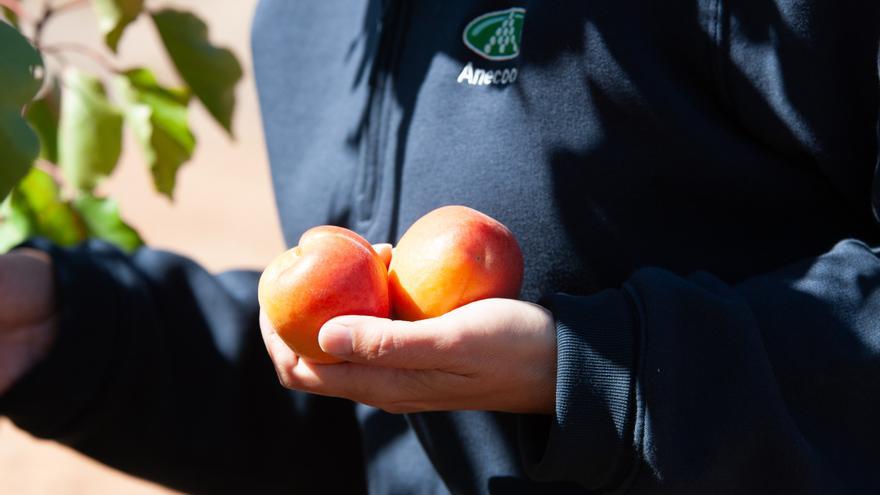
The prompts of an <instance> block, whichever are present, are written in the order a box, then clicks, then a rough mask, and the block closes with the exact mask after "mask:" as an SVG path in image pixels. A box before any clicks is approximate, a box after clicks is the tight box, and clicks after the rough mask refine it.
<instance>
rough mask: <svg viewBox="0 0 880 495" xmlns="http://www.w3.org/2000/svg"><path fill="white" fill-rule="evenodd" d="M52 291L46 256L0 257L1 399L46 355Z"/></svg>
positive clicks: (50, 338)
mask: <svg viewBox="0 0 880 495" xmlns="http://www.w3.org/2000/svg"><path fill="white" fill-rule="evenodd" d="M54 292H55V290H54V282H53V279H52V263H51V261H50V259H49V257H48V255H46V254H45V253H43V252H42V251H37V250H32V249H19V250H16V251H13V252H12V253H9V254H6V255H3V256H0V396H2V395H3V393H4V392H6V390H8V389H9V388H10V387H11V386H12V385H13V384H14V383H15V382H16V381H17V380H18V379H19V378H20V377H21V376H23V375H24V374H25V373H27V371H28V370H30V369H31V367H33V365H34V364H36V363H37V362H39V361H40V360H41V359H42V358H43V357H44V356H45V355H46V354H47V353H48V350H49V347H50V346H51V344H52V341H53V339H54V336H55V327H56V315H55V297H54Z"/></svg>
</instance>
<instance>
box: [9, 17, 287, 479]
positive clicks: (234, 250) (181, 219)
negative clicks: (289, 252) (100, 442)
mask: <svg viewBox="0 0 880 495" xmlns="http://www.w3.org/2000/svg"><path fill="white" fill-rule="evenodd" d="M27 3H28V2H25V4H27ZM31 3H36V4H39V2H31ZM256 3H257V0H211V1H204V0H201V1H199V0H169V1H165V2H163V3H162V6H169V7H177V8H181V9H187V10H191V11H193V12H195V13H196V14H198V15H199V16H200V17H201V18H202V19H204V20H205V22H206V23H207V24H208V26H209V28H210V35H209V37H210V39H211V41H212V42H214V43H215V44H217V45H220V46H225V47H228V48H230V49H232V50H233V51H234V52H235V54H236V56H237V57H238V59H239V61H240V62H241V63H242V66H243V67H244V70H245V75H244V78H243V81H242V83H241V84H240V85H239V86H238V92H237V96H238V103H237V107H236V111H235V115H234V120H233V129H234V132H235V136H236V138H235V141H232V140H230V139H229V138H228V136H227V135H226V134H225V132H224V131H223V130H222V129H221V128H220V127H219V126H218V125H217V124H216V123H214V121H213V120H212V119H211V118H210V116H209V115H208V114H207V112H206V111H205V110H204V108H203V107H202V106H200V105H199V104H195V105H192V106H191V107H190V121H191V126H192V129H193V132H194V134H195V135H196V137H197V139H198V144H197V146H196V150H195V154H194V156H193V160H191V161H190V162H189V163H187V164H186V165H184V167H183V168H182V169H181V171H180V172H179V174H178V182H177V188H176V189H175V194H174V196H175V200H174V202H173V203H172V202H169V201H168V200H167V199H165V198H164V197H163V196H160V195H159V194H157V193H155V192H154V190H153V186H152V183H151V179H150V176H149V171H148V170H147V167H146V166H145V164H144V161H143V158H142V154H141V153H140V150H139V149H137V146H136V143H135V142H134V138H133V136H131V135H127V136H126V137H125V148H124V150H123V156H122V160H121V161H120V164H119V167H120V168H119V170H118V171H117V172H116V173H115V175H114V176H113V178H112V179H111V180H110V181H108V183H106V184H104V185H103V186H102V187H101V189H102V191H103V192H107V193H109V194H111V195H112V196H113V197H114V198H116V199H117V200H118V201H119V203H120V207H121V209H122V215H123V218H125V219H126V220H127V221H128V222H129V223H130V224H131V225H133V226H134V227H135V228H136V229H138V231H139V232H140V234H141V235H142V236H143V237H144V239H145V241H146V242H147V244H149V245H150V246H152V247H158V248H162V249H168V250H172V251H176V252H179V253H183V254H185V255H188V256H190V257H192V258H194V259H195V260H197V261H199V262H200V263H202V264H203V265H204V266H205V267H207V268H208V269H210V270H212V271H220V270H226V269H230V268H253V269H260V268H261V267H263V266H265V264H266V263H268V262H269V261H270V260H271V259H272V257H273V256H274V255H276V254H277V253H278V252H280V251H281V250H282V249H284V245H283V241H282V239H281V233H280V230H279V227H278V221H277V213H276V211H275V206H274V199H273V197H272V192H271V185H270V180H269V169H268V162H267V159H266V153H265V149H264V146H263V134H262V127H261V122H260V118H259V108H258V105H257V100H256V93H255V90H254V81H253V74H252V70H251V54H250V34H249V32H250V24H251V18H252V16H253V11H254V9H255V7H256ZM148 5H149V2H148ZM44 39H45V40H46V42H47V43H52V42H56V41H57V42H62V41H65V42H69V41H74V42H78V43H83V44H87V45H89V46H92V47H94V48H95V49H96V50H101V51H104V52H105V53H106V50H105V48H104V47H103V43H102V41H101V40H100V38H99V34H98V30H97V28H96V21H95V15H94V13H93V12H92V10H91V7H89V6H86V7H84V8H78V9H75V10H71V11H68V12H65V13H64V14H63V15H59V16H57V17H55V18H53V19H52V20H51V22H50V23H49V24H48V25H47V26H46V31H45V35H44ZM119 54H120V57H119V60H120V62H121V63H120V64H119V65H121V66H122V67H127V66H133V65H144V66H147V67H150V68H152V69H154V70H155V71H156V75H157V77H158V78H159V80H160V82H164V83H174V82H176V81H177V78H176V75H175V73H174V70H173V67H172V65H171V63H170V61H169V60H167V57H166V55H165V52H164V50H163V48H162V46H161V43H160V42H159V40H158V35H157V34H156V32H155V29H154V27H153V24H152V23H151V22H150V20H149V19H148V18H146V17H144V16H142V17H141V18H140V19H139V20H138V21H136V23H135V24H133V25H132V26H131V27H129V28H128V29H127V30H126V32H125V35H124V36H123V38H122V42H121V43H120V45H119ZM70 58H71V61H73V62H74V63H76V64H79V65H83V66H88V64H89V60H88V59H86V58H82V59H81V58H75V57H74V56H71V57H70ZM89 67H91V66H89ZM49 493H51V494H90V495H103V494H108V495H109V494H114V495H116V494H123V493H124V494H130V495H141V494H167V493H173V492H171V491H169V490H167V489H164V488H162V487H159V486H156V485H153V484H150V483H146V482H143V481H140V480H137V479H134V478H132V477H129V476H126V475H124V474H122V473H119V472H116V471H114V470H112V469H110V468H107V467H105V466H103V465H101V464H99V463H97V462H94V461H92V460H90V459H88V458H86V457H84V456H81V455H79V454H77V453H76V452H74V451H72V450H70V449H68V448H66V447H63V446H59V445H57V444H55V443H52V442H46V441H41V440H36V439H33V438H32V437H30V436H28V435H27V434H26V433H24V432H21V431H20V430H17V429H16V428H15V427H14V426H13V425H12V424H11V423H9V421H7V420H5V419H2V418H0V494H15V495H31V494H49Z"/></svg>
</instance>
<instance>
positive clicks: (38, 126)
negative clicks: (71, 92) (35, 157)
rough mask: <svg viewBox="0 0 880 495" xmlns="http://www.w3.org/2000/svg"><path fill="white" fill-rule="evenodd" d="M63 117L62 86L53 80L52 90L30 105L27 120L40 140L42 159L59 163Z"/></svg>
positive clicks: (26, 115)
mask: <svg viewBox="0 0 880 495" xmlns="http://www.w3.org/2000/svg"><path fill="white" fill-rule="evenodd" d="M60 116H61V85H59V84H58V80H57V79H54V78H53V79H52V83H51V88H50V89H49V91H48V92H46V94H45V95H44V96H43V97H42V98H40V99H39V100H35V101H33V102H31V104H30V105H28V109H27V112H26V113H25V119H27V121H28V123H30V124H31V127H33V128H34V130H35V131H37V136H39V138H40V158H42V159H44V160H46V161H50V162H52V163H56V164H57V163H58V121H59V117H60Z"/></svg>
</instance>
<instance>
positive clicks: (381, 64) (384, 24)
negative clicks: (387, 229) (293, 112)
mask: <svg viewBox="0 0 880 495" xmlns="http://www.w3.org/2000/svg"><path fill="white" fill-rule="evenodd" d="M405 4H406V2H405V0H386V2H385V4H384V6H383V11H382V15H381V20H380V25H379V30H380V34H379V44H378V47H377V49H376V54H375V57H374V61H373V64H372V67H371V70H370V77H369V88H370V90H369V96H368V101H367V112H366V114H367V119H366V121H365V123H364V126H365V132H364V133H363V136H364V143H363V146H364V150H363V152H362V158H361V167H360V172H359V178H358V180H357V182H356V184H357V189H356V191H355V217H354V218H355V228H356V230H358V231H360V232H361V233H366V232H367V231H369V230H371V228H372V227H373V226H374V225H375V224H376V222H377V221H378V220H377V219H376V218H375V214H376V210H377V209H378V207H379V203H380V200H381V192H382V189H383V188H384V187H389V186H388V185H386V184H384V173H383V172H384V166H383V161H384V160H383V157H385V155H386V150H387V144H388V136H389V132H390V130H391V129H390V127H391V126H390V120H391V118H390V117H391V114H392V110H393V105H392V103H393V101H394V95H393V89H394V88H393V87H392V86H393V85H392V84H391V79H392V78H393V75H394V71H395V70H396V69H397V62H398V60H399V59H400V52H401V51H402V43H401V41H402V40H401V38H402V33H403V32H404V31H405V30H404V29H402V27H401V24H402V19H403V18H404V14H405V13H404V12H403V10H404V9H403V8H402V7H403V6H404V5H405ZM391 187H394V186H393V185H391Z"/></svg>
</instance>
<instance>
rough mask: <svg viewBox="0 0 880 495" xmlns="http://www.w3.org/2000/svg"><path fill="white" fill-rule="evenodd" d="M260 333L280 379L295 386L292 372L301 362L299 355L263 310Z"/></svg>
mask: <svg viewBox="0 0 880 495" xmlns="http://www.w3.org/2000/svg"><path fill="white" fill-rule="evenodd" d="M260 334H261V335H262V336H263V343H264V344H265V345H266V352H268V353H269V358H270V359H272V364H273V365H274V366H275V373H276V374H277V375H278V381H280V382H281V384H282V385H283V386H285V387H287V388H293V387H292V386H291V385H292V382H293V380H292V373H293V369H294V368H296V365H297V364H298V362H299V357H298V356H297V355H296V353H295V352H293V351H292V350H291V349H290V347H287V344H285V343H284V341H283V340H281V337H280V336H279V335H278V333H277V332H276V331H275V327H274V326H272V322H270V321H269V318H268V317H267V316H266V313H265V312H263V311H260Z"/></svg>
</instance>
